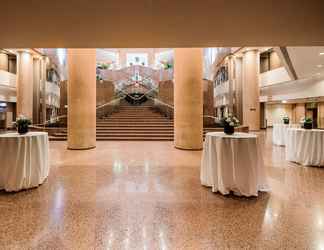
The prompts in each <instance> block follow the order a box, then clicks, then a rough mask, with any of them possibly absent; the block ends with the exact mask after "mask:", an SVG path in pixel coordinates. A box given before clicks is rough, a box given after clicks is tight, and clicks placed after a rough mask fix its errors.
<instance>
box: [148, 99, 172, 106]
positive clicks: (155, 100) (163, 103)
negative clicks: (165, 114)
mask: <svg viewBox="0 0 324 250" xmlns="http://www.w3.org/2000/svg"><path fill="white" fill-rule="evenodd" d="M148 98H150V99H152V100H153V101H154V103H155V102H157V103H158V104H162V105H164V106H167V107H168V108H171V109H174V106H172V105H170V104H168V103H166V102H164V101H161V100H160V99H158V98H152V97H148Z"/></svg>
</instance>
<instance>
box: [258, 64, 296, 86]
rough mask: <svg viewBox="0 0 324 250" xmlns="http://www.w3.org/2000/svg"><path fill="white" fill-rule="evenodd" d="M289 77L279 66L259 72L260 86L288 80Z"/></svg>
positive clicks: (283, 68)
mask: <svg viewBox="0 0 324 250" xmlns="http://www.w3.org/2000/svg"><path fill="white" fill-rule="evenodd" d="M290 80H291V78H290V76H289V74H288V72H287V70H286V69H285V67H280V68H277V69H273V70H270V71H267V72H264V73H262V74H260V87H264V86H270V85H273V84H277V83H282V82H287V81H290Z"/></svg>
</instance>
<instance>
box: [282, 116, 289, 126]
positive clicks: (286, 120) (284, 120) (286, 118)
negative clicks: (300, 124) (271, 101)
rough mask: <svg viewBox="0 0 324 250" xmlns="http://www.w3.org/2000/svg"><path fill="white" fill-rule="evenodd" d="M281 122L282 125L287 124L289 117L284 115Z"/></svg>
mask: <svg viewBox="0 0 324 250" xmlns="http://www.w3.org/2000/svg"><path fill="white" fill-rule="evenodd" d="M282 120H283V123H284V124H289V117H288V116H287V115H285V116H284V117H283V118H282Z"/></svg>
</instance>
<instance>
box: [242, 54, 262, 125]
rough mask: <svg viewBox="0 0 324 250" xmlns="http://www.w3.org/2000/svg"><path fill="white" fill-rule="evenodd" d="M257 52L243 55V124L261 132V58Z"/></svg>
mask: <svg viewBox="0 0 324 250" xmlns="http://www.w3.org/2000/svg"><path fill="white" fill-rule="evenodd" d="M259 57H260V56H259V52H258V51H257V50H248V51H246V52H244V55H243V85H242V87H243V88H242V97H243V124H244V125H247V126H249V129H250V130H260V86H259V71H260V58H259Z"/></svg>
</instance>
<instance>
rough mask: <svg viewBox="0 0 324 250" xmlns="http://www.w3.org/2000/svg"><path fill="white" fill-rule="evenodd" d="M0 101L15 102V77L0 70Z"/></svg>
mask: <svg viewBox="0 0 324 250" xmlns="http://www.w3.org/2000/svg"><path fill="white" fill-rule="evenodd" d="M0 101H4V102H16V75H15V74H12V73H10V72H7V71H4V70H0Z"/></svg>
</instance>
